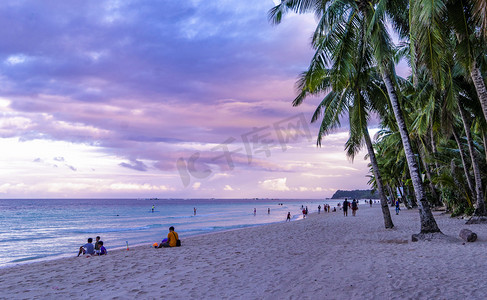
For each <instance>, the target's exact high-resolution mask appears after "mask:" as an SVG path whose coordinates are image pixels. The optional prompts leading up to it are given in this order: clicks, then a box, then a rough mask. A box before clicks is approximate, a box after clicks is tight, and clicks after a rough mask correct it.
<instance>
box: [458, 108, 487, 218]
mask: <svg viewBox="0 0 487 300" xmlns="http://www.w3.org/2000/svg"><path fill="white" fill-rule="evenodd" d="M458 108H459V111H460V116H461V117H462V121H463V127H464V128H465V135H466V136H467V145H468V150H469V152H470V160H471V161H472V169H473V175H474V180H475V199H476V202H477V205H476V206H477V207H476V208H475V215H476V216H485V215H487V214H486V212H485V203H484V197H483V195H482V178H481V175H480V168H479V163H478V161H477V158H476V157H475V149H474V147H473V142H472V133H471V132H470V125H469V124H468V121H467V116H466V115H465V114H466V112H465V110H464V109H463V106H462V105H461V103H460V102H458Z"/></svg>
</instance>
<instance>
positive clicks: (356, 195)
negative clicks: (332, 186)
mask: <svg viewBox="0 0 487 300" xmlns="http://www.w3.org/2000/svg"><path fill="white" fill-rule="evenodd" d="M343 198H352V199H380V198H379V194H378V193H377V194H375V193H373V192H372V190H353V191H346V190H337V191H336V192H335V194H333V196H332V197H331V199H343Z"/></svg>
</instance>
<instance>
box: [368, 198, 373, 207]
mask: <svg viewBox="0 0 487 300" xmlns="http://www.w3.org/2000/svg"><path fill="white" fill-rule="evenodd" d="M372 203H373V202H372V199H369V204H370V207H372Z"/></svg>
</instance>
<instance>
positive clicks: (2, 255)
mask: <svg viewBox="0 0 487 300" xmlns="http://www.w3.org/2000/svg"><path fill="white" fill-rule="evenodd" d="M337 202H338V201H336V200H326V199H323V200H303V199H301V200H300V199H285V200H279V199H0V267H8V266H13V265H16V264H24V263H31V262H36V261H45V260H51V259H56V258H61V257H69V256H76V255H77V253H78V250H79V247H80V246H81V245H83V244H85V243H86V241H87V239H88V238H90V237H91V238H93V240H94V239H95V237H96V236H100V237H101V240H102V241H103V242H104V246H105V247H106V248H107V250H108V252H110V250H114V249H119V248H126V247H129V249H130V247H133V246H137V245H147V246H150V245H152V244H153V243H154V242H157V243H160V242H161V240H162V239H163V238H164V237H166V236H167V232H168V228H169V227H170V226H174V227H175V230H176V232H178V234H179V237H180V239H181V240H182V243H183V246H184V238H185V237H189V236H194V235H201V234H208V233H212V232H218V231H227V230H234V229H239V228H245V227H252V226H260V225H265V224H270V223H277V222H284V221H285V219H286V216H287V213H288V212H291V215H292V216H293V217H292V221H296V220H299V219H300V218H302V213H301V207H302V206H304V207H306V206H308V209H309V212H310V213H311V212H315V211H317V210H318V205H321V206H323V204H325V203H327V204H330V205H331V206H335V205H336V203H337ZM152 206H154V211H152ZM195 208H196V214H195V213H194V209H195ZM254 208H255V210H256V213H255V215H254ZM268 209H270V213H269V212H268Z"/></svg>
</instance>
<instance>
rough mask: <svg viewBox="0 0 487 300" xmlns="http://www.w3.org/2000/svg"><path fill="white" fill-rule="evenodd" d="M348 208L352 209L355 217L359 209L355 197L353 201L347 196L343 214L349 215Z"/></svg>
mask: <svg viewBox="0 0 487 300" xmlns="http://www.w3.org/2000/svg"><path fill="white" fill-rule="evenodd" d="M348 209H351V210H352V215H353V216H354V217H355V215H356V213H357V210H358V201H357V200H355V199H353V200H352V202H350V201H348V199H347V198H345V200H344V201H343V207H342V210H343V216H344V217H348Z"/></svg>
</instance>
